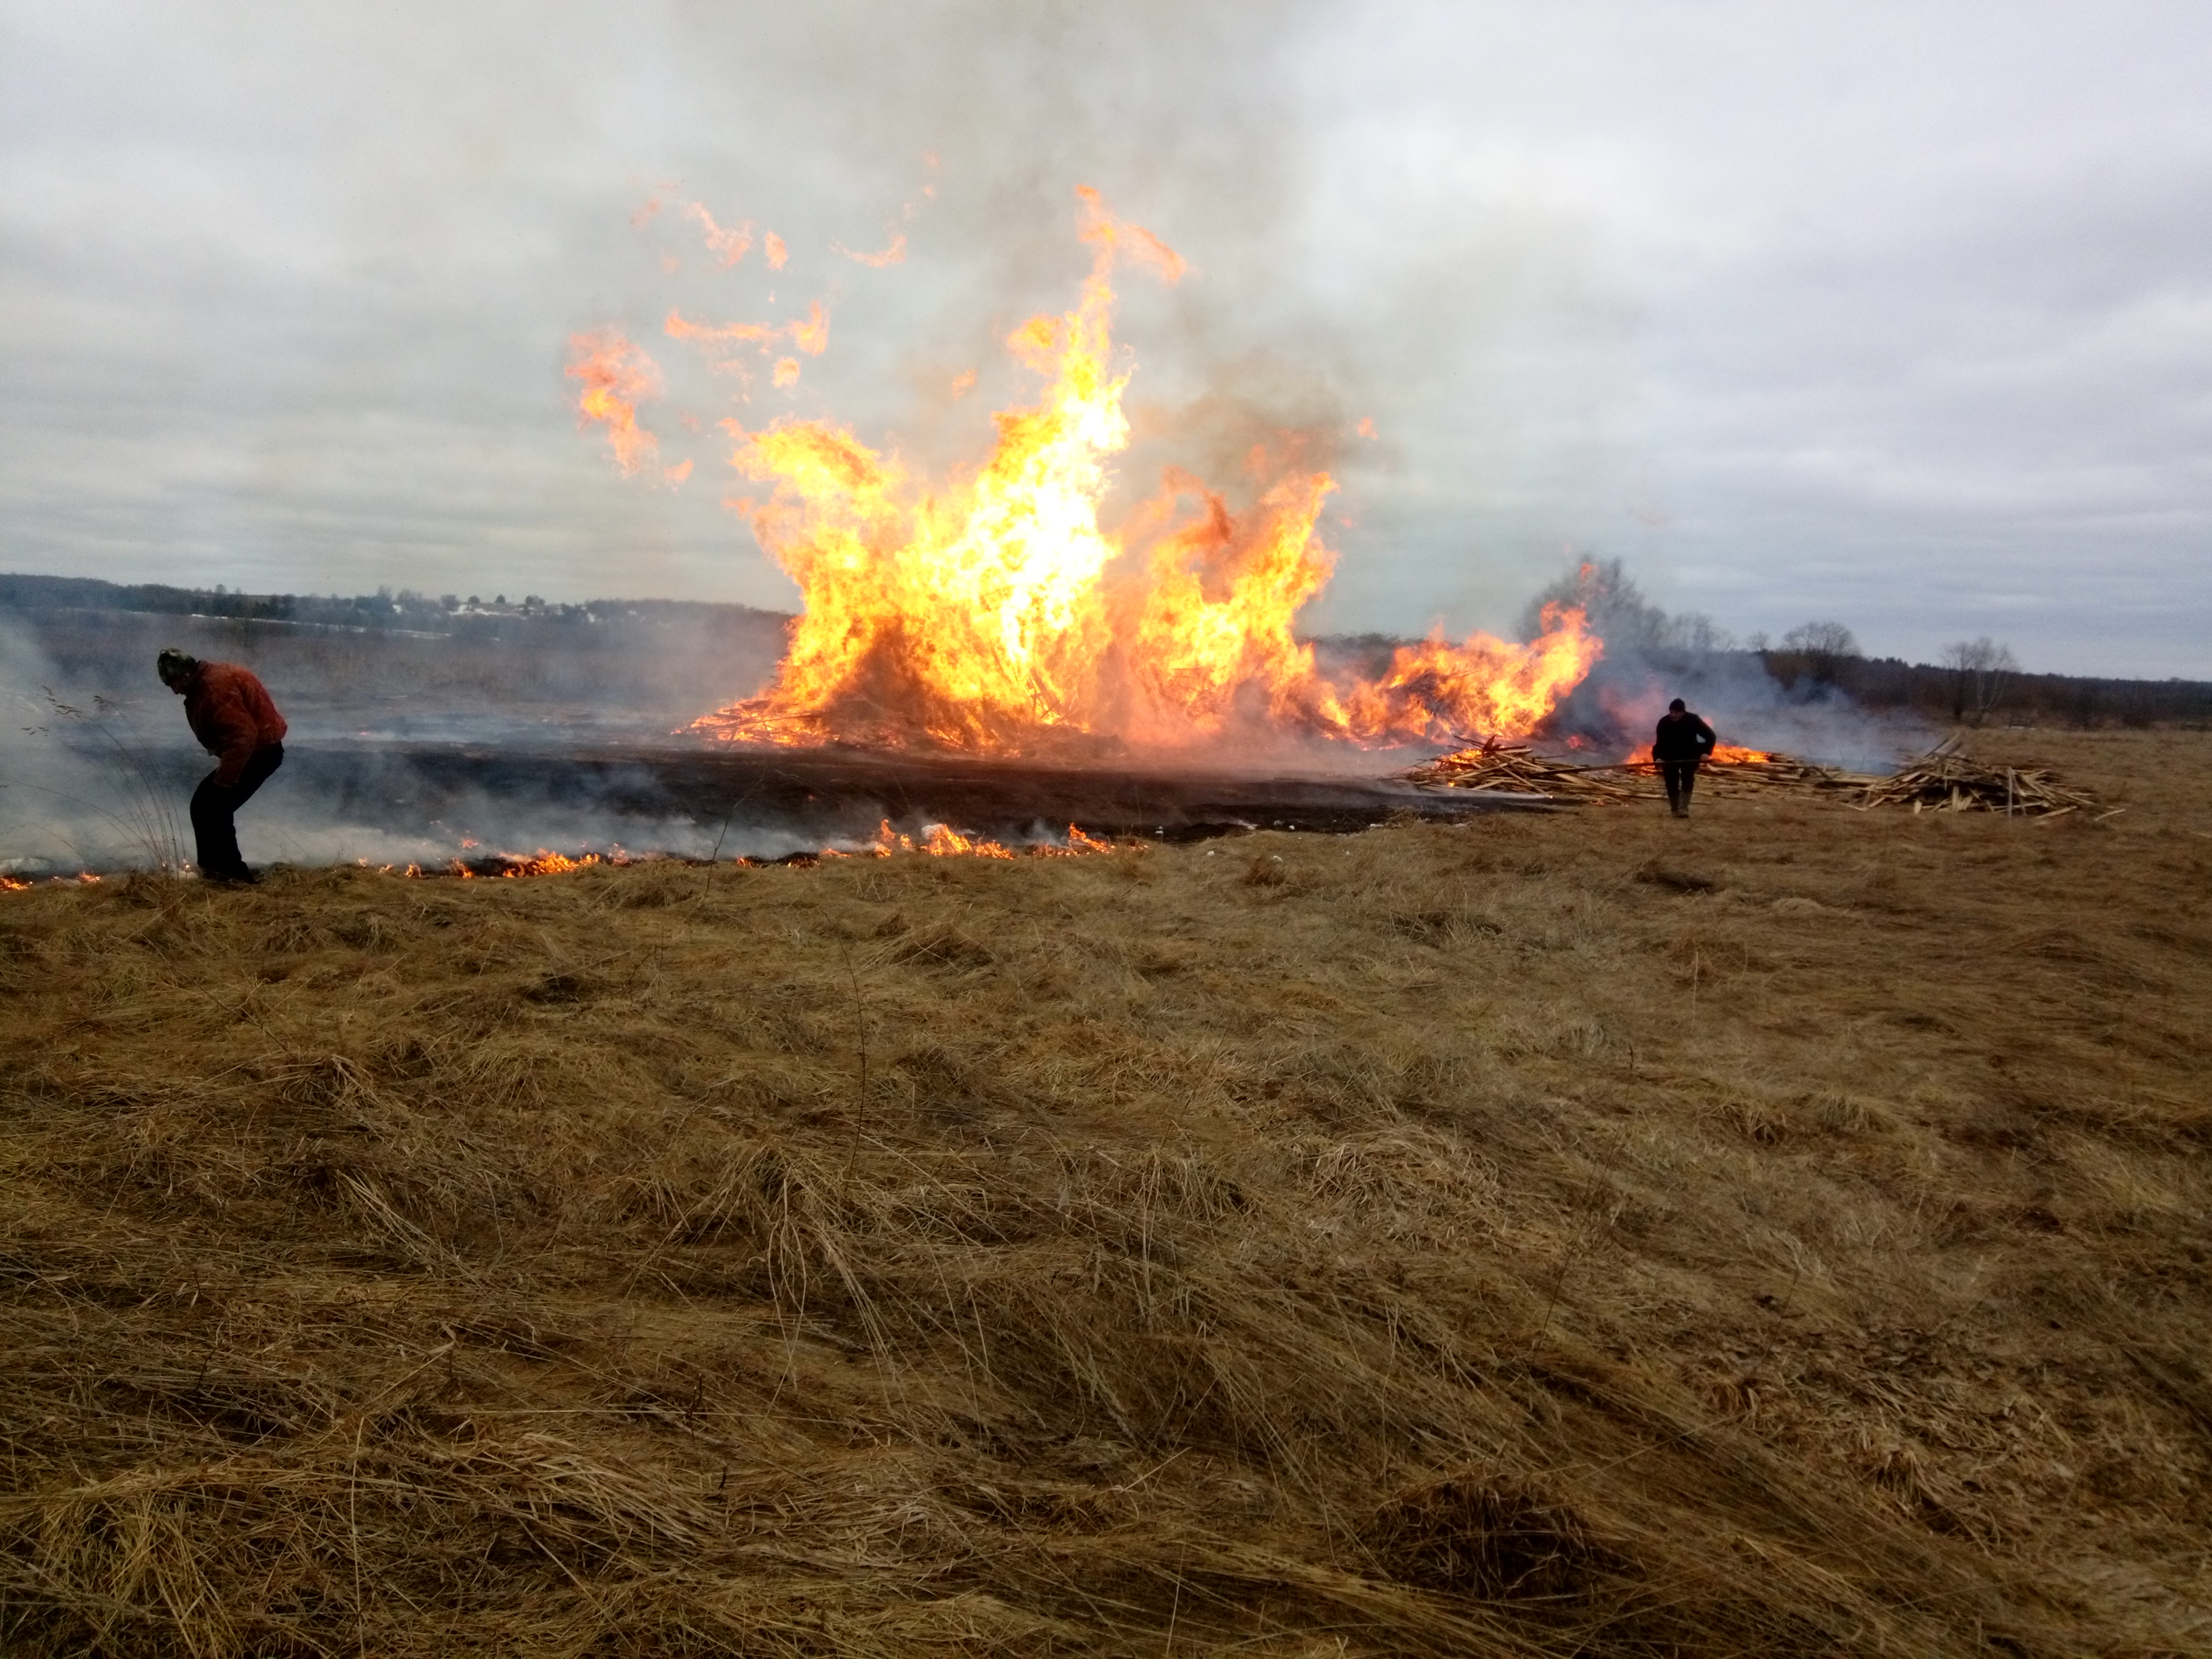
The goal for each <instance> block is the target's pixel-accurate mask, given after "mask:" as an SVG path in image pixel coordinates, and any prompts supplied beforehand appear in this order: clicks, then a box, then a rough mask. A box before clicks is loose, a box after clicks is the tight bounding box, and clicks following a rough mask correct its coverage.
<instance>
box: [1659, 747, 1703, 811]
mask: <svg viewBox="0 0 2212 1659" xmlns="http://www.w3.org/2000/svg"><path fill="white" fill-rule="evenodd" d="M1659 771H1660V775H1662V776H1663V777H1664V778H1665V779H1666V780H1667V805H1669V806H1671V807H1673V808H1674V814H1675V816H1676V817H1680V816H1682V815H1683V814H1684V813H1686V812H1687V811H1689V810H1690V791H1691V790H1692V789H1694V788H1696V787H1697V785H1698V763H1697V762H1695V761H1693V760H1686V761H1661V762H1660V763H1659Z"/></svg>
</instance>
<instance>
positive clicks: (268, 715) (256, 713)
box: [154, 650, 285, 882]
mask: <svg viewBox="0 0 2212 1659" xmlns="http://www.w3.org/2000/svg"><path fill="white" fill-rule="evenodd" d="M154 669H155V672H156V673H158V674H160V675H161V684H164V685H166V686H167V687H168V688H169V690H172V691H173V692H175V693H176V694H177V695H178V696H180V697H182V698H183V699H184V700H185V721H186V722H187V723H188V724H189V725H190V726H191V728H192V735H193V736H194V737H196V738H198V739H199V740H200V747H201V748H203V749H204V750H207V751H208V753H209V754H210V755H213V756H214V757H216V769H215V770H214V771H212V772H210V773H209V774H208V775H207V776H206V777H204V778H203V779H201V780H200V787H198V788H197V789H195V790H193V791H192V836H193V838H194V839H195V840H196V841H197V842H198V843H199V846H198V852H199V866H200V875H201V877H202V878H204V879H206V880H209V881H220V882H251V881H255V880H258V879H259V878H258V877H257V876H255V875H254V873H253V872H252V871H251V870H249V869H247V868H246V860H245V859H244V858H242V857H241V856H240V854H239V851H238V825H237V823H236V822H235V821H234V817H233V815H234V813H236V812H237V811H238V809H239V808H240V807H241V806H243V805H246V802H247V801H249V800H251V799H253V793H254V792H255V791H256V790H258V788H260V787H261V786H262V785H263V784H264V783H266V782H268V781H269V775H270V773H272V772H274V771H275V770H276V769H277V768H278V767H280V766H282V765H283V763H284V731H285V726H284V717H283V715H282V714H278V713H277V712H276V704H275V703H273V702H270V700H269V692H268V690H267V689H266V688H265V687H264V686H263V684H261V682H260V681H259V680H258V679H257V678H255V677H254V674H253V671H252V670H251V669H246V668H240V666H239V665H237V664H236V663H229V662H202V661H201V660H200V659H198V658H197V657H192V656H187V655H186V654H185V653H184V652H182V651H175V650H171V651H164V652H163V653H161V655H160V657H158V658H156V659H155V664H154Z"/></svg>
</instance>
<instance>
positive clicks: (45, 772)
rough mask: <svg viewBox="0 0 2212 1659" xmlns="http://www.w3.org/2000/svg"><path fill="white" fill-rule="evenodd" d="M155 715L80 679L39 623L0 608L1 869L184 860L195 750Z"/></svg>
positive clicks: (14, 871) (45, 870) (50, 870)
mask: <svg viewBox="0 0 2212 1659" xmlns="http://www.w3.org/2000/svg"><path fill="white" fill-rule="evenodd" d="M161 695H162V696H163V698H164V699H165V700H167V697H168V695H169V694H168V693H167V692H166V691H164V692H163V693H162V694H161ZM155 712H156V711H155V710H154V709H152V708H149V706H148V705H147V704H146V703H145V702H140V701H137V700H129V699H125V698H123V697H120V696H114V695H112V694H110V693H107V692H105V691H100V690H88V689H86V688H84V687H82V686H81V685H74V686H73V685H72V684H71V682H70V680H69V679H68V678H66V677H65V676H64V674H63V672H62V671H61V670H60V669H59V667H58V665H56V664H55V663H54V661H53V660H52V658H50V657H49V656H48V655H47V654H46V651H45V650H44V649H43V648H42V647H41V645H40V641H39V640H38V638H37V636H36V635H35V634H34V633H33V630H32V629H30V628H28V627H27V626H26V625H25V624H24V623H21V621H19V620H18V619H16V618H15V617H10V616H9V615H8V614H6V613H5V612H0V720H4V721H5V725H4V726H0V873H4V874H9V875H17V876H23V875H31V876H39V875H52V874H64V873H74V872H77V871H80V870H94V871H98V870H109V869H117V868H143V867H154V866H164V865H166V866H170V867H174V866H176V865H177V864H178V863H179V862H180V861H181V860H182V858H183V857H184V856H185V851H184V848H185V841H186V840H187V838H188V832H187V831H186V829H185V823H184V811H183V797H182V796H181V795H179V793H177V790H178V784H179V778H180V776H182V775H185V774H184V772H183V764H184V763H185V762H186V761H187V758H188V757H185V755H183V754H182V753H181V752H180V751H179V749H178V747H177V745H176V744H173V743H164V742H162V741H161V739H160V738H159V737H158V736H156V735H155V731H154V728H153V724H152V722H151V720H149V714H153V713H155ZM158 712H160V713H163V714H167V713H169V712H170V711H168V710H166V709H164V710H160V711H158Z"/></svg>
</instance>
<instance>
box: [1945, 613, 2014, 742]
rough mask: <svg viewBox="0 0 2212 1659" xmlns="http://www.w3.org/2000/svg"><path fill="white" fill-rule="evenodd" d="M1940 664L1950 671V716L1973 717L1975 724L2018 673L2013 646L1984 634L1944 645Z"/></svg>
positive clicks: (1983, 716)
mask: <svg viewBox="0 0 2212 1659" xmlns="http://www.w3.org/2000/svg"><path fill="white" fill-rule="evenodd" d="M1943 666H1944V667H1946V668H1948V669H1949V670H1950V671H1951V718H1952V719H1953V720H1972V721H1973V723H1974V724H1975V725H1976V726H1979V725H1980V724H1981V723H1982V722H1983V721H1984V720H1987V719H1988V718H1989V716H1990V710H1991V709H1993V708H1996V705H1997V699H1998V698H2000V697H2002V696H2003V695H2004V690H2005V686H2006V684H2007V683H2008V681H2009V680H2010V679H2011V678H2012V677H2013V676H2014V675H2015V674H2017V673H2018V672H2019V671H2020V664H2019V663H2018V662H2017V661H2016V660H2015V659H2014V657H2013V654H2012V647H2010V646H2008V645H2000V644H1998V643H1997V642H1996V641H1995V640H1993V639H1991V638H1990V636H1989V635H1986V634H1984V635H1982V636H1981V638H1979V639H1978V640H1960V641H1958V642H1957V643H1956V644H1954V645H1947V646H1945V647H1943Z"/></svg>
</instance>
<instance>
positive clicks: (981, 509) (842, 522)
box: [694, 190, 1602, 754]
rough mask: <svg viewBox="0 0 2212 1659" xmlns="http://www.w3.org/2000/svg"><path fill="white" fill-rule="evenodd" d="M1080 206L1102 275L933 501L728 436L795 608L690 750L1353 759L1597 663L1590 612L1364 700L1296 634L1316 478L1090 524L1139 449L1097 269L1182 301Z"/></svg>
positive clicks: (1190, 491)
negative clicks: (981, 451) (1302, 751)
mask: <svg viewBox="0 0 2212 1659" xmlns="http://www.w3.org/2000/svg"><path fill="white" fill-rule="evenodd" d="M1079 201H1080V204H1081V208H1082V212H1083V216H1084V224H1083V230H1082V235H1083V239H1084V240H1085V241H1086V242H1088V243H1089V244H1090V245H1091V248H1092V251H1093V263H1092V268H1091V274H1090V276H1088V278H1086V279H1085V283H1084V284H1083V289H1082V293H1081V297H1080V300H1079V303H1078V305H1077V307H1076V308H1075V309H1074V310H1073V311H1071V312H1069V313H1066V314H1064V315H1060V316H1049V315H1044V316H1038V317H1034V318H1032V319H1030V320H1029V321H1028V322H1027V323H1025V324H1024V325H1022V326H1021V327H1020V328H1018V329H1017V330H1016V331H1014V333H1013V334H1012V337H1010V338H1009V340H1008V342H1007V345H1008V348H1009V349H1010V350H1012V353H1013V354H1014V356H1016V357H1017V358H1018V359H1019V360H1020V361H1021V362H1023V363H1024V365H1026V366H1027V367H1028V368H1030V369H1032V370H1033V371H1035V372H1036V373H1037V374H1040V375H1041V376H1042V377H1043V379H1044V380H1045V381H1046V383H1047V384H1046V389H1045V392H1044V394H1043V396H1042V398H1041V399H1040V401H1039V402H1038V403H1036V404H1035V405H1033V406H1031V407H1029V408H1025V409H1014V410H1004V411H1001V412H1000V414H999V415H998V416H996V417H995V419H996V423H997V428H998V441H997V444H996V447H995V448H994V452H993V453H992V454H991V456H990V458H989V459H988V460H987V461H986V462H985V463H984V464H983V465H981V467H980V468H978V469H976V470H975V471H973V472H969V473H964V474H959V475H956V476H955V477H953V478H952V479H951V480H950V481H949V482H948V483H946V484H945V486H943V487H942V488H939V489H929V488H927V486H926V485H924V484H922V483H919V482H917V481H916V480H915V479H914V478H912V477H909V475H908V473H907V471H906V470H905V469H904V468H903V466H902V465H901V464H900V463H899V461H898V460H897V459H896V457H892V456H886V455H884V454H882V453H878V452H877V451H875V450H873V449H871V448H869V447H867V446H866V445H865V444H863V443H862V442H861V441H860V440H859V439H858V438H857V437H855V436H854V435H853V434H852V433H851V432H850V431H849V430H848V429H846V428H842V427H837V426H834V425H831V424H829V423H828V422H820V421H796V420H782V421H778V422H775V424H774V425H772V426H770V427H769V428H768V429H767V430H765V431H760V432H751V433H748V432H746V431H744V429H743V428H740V427H738V426H737V425H736V423H734V422H726V425H728V426H729V428H730V430H731V431H732V433H733V434H734V435H735V437H736V440H737V442H736V447H735V449H734V452H733V453H732V458H731V459H732V465H734V466H735V467H737V469H738V471H742V472H744V473H746V474H748V475H750V476H751V477H756V478H760V479H763V480H769V481H772V482H773V483H774V485H775V489H774V493H773V495H772V496H771V498H770V499H769V501H766V502H765V503H763V502H758V501H750V500H746V501H739V502H738V503H736V505H737V507H738V510H739V511H741V512H744V513H748V514H749V515H750V518H751V520H752V525H753V529H754V532H755V534H756V535H757V536H758V538H760V541H761V543H762V544H763V546H764V547H766V548H767V549H768V550H769V551H770V552H771V553H772V554H773V555H774V556H775V558H776V560H777V562H779V563H780V564H781V566H782V567H783V568H784V569H785V570H786V571H787V572H788V573H789V574H790V575H791V576H792V578H793V580H795V581H797V582H798V584H799V588H800V589H801V591H802V592H803V593H804V595H805V610H804V612H803V614H802V615H801V617H800V618H799V623H798V624H797V626H796V628H795V629H794V630H793V638H792V644H791V648H790V651H789V653H788V654H787V656H786V658H785V659H784V661H783V664H782V666H781V670H780V671H779V674H778V678H777V680H776V683H775V685H774V686H773V687H772V688H770V690H769V691H768V692H767V693H766V694H764V695H763V696H760V697H757V698H755V699H752V700H750V701H749V702H741V703H738V704H734V705H732V706H731V707H729V708H724V709H721V710H720V711H718V712H716V713H715V714H709V715H707V716H705V717H704V718H702V720H698V721H697V722H696V723H695V726H694V729H695V730H696V731H700V732H706V733H708V734H711V735H714V736H716V737H720V738H729V739H733V740H738V741H744V742H754V743H774V744H819V743H824V742H830V741H858V742H866V743H872V744H884V745H890V746H909V745H914V744H933V745H942V746H945V747H951V748H958V749H965V750H975V751H980V752H985V753H998V754H1010V753H1016V752H1022V751H1025V750H1028V751H1033V750H1036V749H1037V748H1039V747H1040V746H1048V745H1050V744H1054V743H1055V742H1060V741H1065V740H1066V739H1068V738H1080V739H1085V740H1091V741H1097V740H1100V739H1105V740H1118V741H1121V742H1124V743H1136V744H1147V745H1152V746H1173V745H1178V744H1197V743H1203V742H1206V741H1209V740H1217V739H1219V738H1222V737H1223V736H1225V734H1228V733H1230V732H1232V731H1234V732H1246V731H1251V730H1255V729H1257V730H1274V731H1290V732H1307V733H1312V734H1315V735H1318V736H1322V737H1326V738H1336V739H1341V740H1346V741H1350V742H1353V743H1357V744H1401V743H1411V742H1418V741H1455V740H1457V741H1463V740H1465V739H1466V738H1468V737H1470V736H1477V735H1484V736H1491V737H1508V738H1510V737H1517V736H1521V735H1523V734H1525V733H1526V732H1528V731H1529V730H1530V729H1531V728H1532V727H1533V726H1535V725H1536V724H1537V722H1539V721H1540V720H1542V719H1543V717H1544V716H1545V715H1546V714H1548V713H1549V712H1550V711H1551V709H1552V708H1553V704H1554V703H1555V702H1557V701H1558V700H1559V697H1561V696H1564V695H1565V693H1566V692H1567V691H1569V690H1571V689H1572V688H1573V687H1574V686H1575V685H1576V684H1578V683H1579V682H1580V681H1581V679H1582V678H1583V675H1584V674H1586V673H1587V672H1588V671H1589V668H1590V665H1592V664H1593V663H1594V662H1595V661H1596V659H1597V658H1598V656H1599V654H1600V653H1601V649H1602V647H1601V643H1600V642H1599V641H1597V640H1596V639H1595V638H1594V637H1592V636H1591V635H1589V632H1588V631H1587V629H1586V627H1585V625H1584V621H1583V614H1582V612H1580V611H1577V610H1572V609H1563V608H1553V609H1552V610H1548V611H1546V612H1545V633H1544V635H1543V637H1541V639H1539V640H1537V641H1534V643H1533V644H1528V645H1516V644H1510V643H1507V642H1506V641H1500V640H1495V639H1491V638H1488V637H1486V636H1484V635H1474V636H1473V637H1471V638H1469V639H1468V640H1467V641H1465V642H1464V643H1462V644H1459V645H1453V644H1451V643H1449V642H1448V641H1446V640H1445V639H1444V638H1443V635H1441V633H1439V634H1438V635H1435V636H1433V637H1431V639H1429V640H1427V641H1423V642H1421V643H1419V644H1417V645H1409V646H1405V647H1400V648H1399V650H1398V651H1397V653H1396V655H1395V659H1394V660H1393V661H1392V663H1391V665H1390V666H1389V669H1388V671H1386V672H1384V673H1383V674H1382V675H1381V676H1380V677H1379V678H1375V679H1371V680H1370V679H1366V678H1360V677H1358V676H1354V675H1331V674H1329V673H1327V672H1325V671H1323V670H1322V667H1321V666H1320V665H1318V663H1317V662H1316V657H1315V653H1314V648H1313V647H1312V646H1311V645H1310V644H1309V643H1305V642H1303V641H1300V640H1298V639H1297V635H1296V634H1295V632H1294V631H1293V627H1292V623H1293V622H1294V619H1295V618H1296V617H1297V612H1298V611H1299V610H1300V609H1301V608H1302V607H1303V606H1304V605H1305V604H1306V602H1307V601H1308V600H1309V599H1312V598H1313V597H1314V595H1315V594H1316V593H1317V592H1320V591H1321V589H1322V586H1324V585H1325V584H1326V583H1327V581H1328V577H1329V575H1330V574H1331V572H1332V570H1333V569H1334V563H1335V558H1334V555H1333V554H1332V553H1331V552H1330V550H1328V548H1327V547H1326V546H1325V545H1323V544H1322V541H1321V539H1320V538H1319V537H1318V535H1317V534H1316V528H1315V526H1316V520H1318V518H1319V515H1320V513H1321V510H1322V504H1323V502H1324V501H1325V500H1326V498H1327V497H1328V495H1329V493H1330V492H1331V491H1332V490H1333V489H1334V488H1335V483H1334V480H1333V479H1332V478H1330V477H1329V476H1328V474H1327V473H1324V472H1294V473H1291V474H1290V475H1289V476H1286V477H1282V478H1280V479H1279V481H1278V482H1276V483H1274V484H1273V487H1272V488H1270V489H1267V491H1266V492H1265V493H1263V494H1262V495H1261V497H1260V499H1259V501H1257V503H1256V504H1255V506H1254V507H1252V508H1251V509H1250V510H1249V511H1247V512H1245V513H1242V514H1238V513H1232V512H1231V510H1230V509H1229V507H1228V506H1227V504H1226V502H1225V501H1224V499H1223V498H1222V497H1221V496H1220V495H1218V494H1216V493H1214V492H1213V491H1211V490H1209V489H1206V488H1205V487H1204V486H1203V485H1201V484H1200V483H1199V482H1198V481H1197V480H1196V479H1194V478H1192V477H1188V475H1185V474H1182V473H1170V476H1169V477H1168V480H1167V484H1166V488H1165V489H1164V492H1163V494H1162V496H1161V497H1160V498H1159V499H1158V500H1156V501H1153V502H1152V503H1151V504H1150V505H1149V506H1147V507H1145V508H1143V509H1141V510H1140V511H1139V512H1138V513H1136V514H1134V515H1133V518H1132V520H1131V523H1130V525H1129V526H1128V527H1127V529H1126V530H1125V531H1123V532H1120V533H1118V534H1112V535H1109V533H1108V532H1106V531H1105V530H1103V529H1102V528H1101V526H1100V524H1099V509H1100V504H1101V502H1102V501H1103V498H1104V496H1105V494H1106V491H1107V489H1108V486H1109V483H1111V473H1110V471H1109V460H1110V459H1111V458H1112V457H1113V456H1115V454H1117V453H1120V452H1121V450H1123V449H1125V448H1126V447H1127V445H1128V442H1129V426H1128V422H1127V419H1126V417H1125V416H1123V414H1122V410H1121V398H1122V391H1123V388H1124V387H1125V386H1126V385H1127V380H1128V375H1127V374H1126V373H1125V374H1115V372H1114V370H1113V368H1112V367H1111V365H1112V362H1113V340H1112V336H1111V332H1110V328H1109V323H1110V319H1111V315H1112V311H1113V307H1114V301H1115V295H1114V290H1113V288H1112V286H1111V283H1110V280H1109V279H1110V275H1111V271H1112V269H1113V266H1114V264H1115V261H1116V260H1117V258H1121V257H1125V256H1126V257H1129V258H1136V259H1138V260H1139V261H1141V262H1143V263H1145V264H1149V265H1151V266H1152V267H1153V268H1154V269H1155V270H1157V271H1158V273H1159V274H1160V275H1161V276H1162V277H1164V279H1165V280H1167V281H1170V282H1172V281H1174V280H1176V278H1177V277H1179V276H1181V275H1182V273H1183V270H1184V269H1185V266H1184V264H1183V261H1182V258H1181V256H1179V255H1178V254H1177V253H1176V252H1175V250H1174V249H1172V248H1170V247H1169V246H1167V245H1166V244H1165V243H1164V242H1163V241H1161V240H1159V238H1158V237H1157V236H1154V235H1152V234H1151V233H1150V232H1149V231H1146V230H1144V229H1142V228H1139V227H1138V226H1134V225H1130V224H1127V223H1124V222H1121V221H1119V220H1117V219H1115V218H1114V217H1113V216H1112V215H1111V214H1110V213H1109V211H1108V210H1107V209H1106V207H1105V206H1104V204H1103V202H1102V201H1101V200H1100V198H1099V197H1098V196H1097V192H1095V191H1090V190H1085V191H1080V192H1079ZM1186 507H1188V510H1186Z"/></svg>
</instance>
